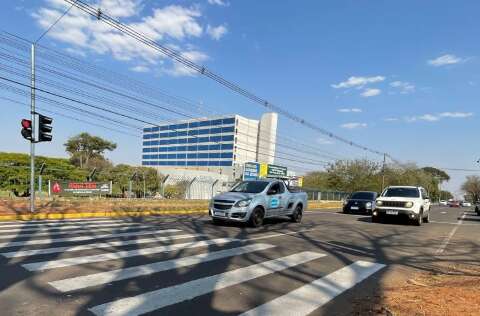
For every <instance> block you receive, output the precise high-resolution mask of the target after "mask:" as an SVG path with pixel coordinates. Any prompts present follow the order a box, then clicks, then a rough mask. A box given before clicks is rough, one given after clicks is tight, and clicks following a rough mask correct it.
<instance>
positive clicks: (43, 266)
mask: <svg viewBox="0 0 480 316" xmlns="http://www.w3.org/2000/svg"><path fill="white" fill-rule="evenodd" d="M233 241H240V240H239V239H235V238H218V239H211V240H200V241H192V242H188V243H182V244H173V245H167V246H157V247H150V248H143V249H135V250H128V251H117V252H110V253H104V254H99V255H93V256H83V257H74V258H66V259H58V260H47V261H40V262H34V263H26V264H22V267H24V268H25V269H27V270H30V271H38V270H47V269H53V268H61V267H69V266H75V265H78V264H85V263H92V262H101V261H107V260H115V259H120V258H128V257H135V256H144V255H151V254H157V253H162V252H170V251H175V250H180V249H182V250H183V249H187V248H197V247H205V246H209V245H217V244H225V243H229V242H233Z"/></svg>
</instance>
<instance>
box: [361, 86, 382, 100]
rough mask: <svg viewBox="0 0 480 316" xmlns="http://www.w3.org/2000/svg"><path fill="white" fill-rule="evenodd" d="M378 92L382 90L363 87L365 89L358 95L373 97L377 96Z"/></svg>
mask: <svg viewBox="0 0 480 316" xmlns="http://www.w3.org/2000/svg"><path fill="white" fill-rule="evenodd" d="M380 93H382V90H380V89H370V88H369V89H365V91H363V92H362V93H361V94H360V95H361V96H362V97H364V98H368V97H374V96H377V95H379V94H380Z"/></svg>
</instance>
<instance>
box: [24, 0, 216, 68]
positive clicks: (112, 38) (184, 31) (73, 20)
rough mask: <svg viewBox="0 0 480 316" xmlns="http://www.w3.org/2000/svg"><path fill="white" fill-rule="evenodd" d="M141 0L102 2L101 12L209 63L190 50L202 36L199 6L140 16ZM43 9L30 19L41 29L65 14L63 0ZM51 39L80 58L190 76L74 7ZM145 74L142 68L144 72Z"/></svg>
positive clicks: (53, 0)
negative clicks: (106, 58) (90, 55)
mask: <svg viewBox="0 0 480 316" xmlns="http://www.w3.org/2000/svg"><path fill="white" fill-rule="evenodd" d="M141 2H142V1H141V0H100V1H97V2H96V5H100V7H101V8H102V10H103V11H104V12H105V13H106V14H109V15H114V16H115V17H116V18H119V19H120V20H121V19H122V18H128V21H129V22H128V23H125V24H127V25H128V26H130V27H131V28H133V29H134V30H136V31H138V32H140V33H143V34H145V35H146V36H147V37H148V38H150V39H152V40H154V41H160V40H161V41H162V43H163V44H164V45H167V46H171V45H172V44H175V45H176V47H177V49H178V50H179V51H180V52H181V53H182V54H183V55H184V56H193V57H194V58H195V61H198V62H199V61H205V60H206V59H208V56H207V55H206V54H205V53H204V52H201V51H200V50H198V49H192V48H191V47H190V45H189V43H188V42H187V41H188V40H189V39H192V38H199V37H201V36H203V35H204V29H203V27H202V25H201V23H200V19H201V17H202V13H201V12H200V11H199V9H198V7H183V6H180V5H169V6H165V7H162V8H156V9H154V10H153V12H152V14H151V15H148V16H143V17H140V16H139V13H140V12H141V9H142V5H141ZM44 3H45V5H44V6H43V7H41V8H39V9H38V10H37V11H35V12H34V13H33V14H32V16H33V18H34V19H35V20H36V21H37V23H38V24H39V25H40V27H41V28H42V29H46V28H47V27H49V26H50V25H51V24H52V23H53V22H54V21H55V20H56V19H57V18H58V17H59V16H60V15H61V14H62V13H63V12H64V10H65V8H66V6H65V2H64V1H62V0H45V1H44ZM47 36H49V37H51V38H54V39H56V40H59V41H61V42H63V43H66V44H68V45H70V47H69V48H67V49H70V50H71V51H76V53H77V54H85V53H95V54H100V55H106V54H111V55H112V56H113V58H115V59H117V60H120V61H127V62H132V63H133V62H135V64H136V65H133V66H132V67H131V69H132V70H133V71H138V70H140V69H141V68H137V65H139V64H141V65H142V66H144V67H147V66H148V67H150V68H152V67H155V66H156V67H159V68H160V69H161V70H163V71H164V72H166V73H171V74H174V75H176V76H178V75H182V74H184V75H192V72H191V71H188V70H187V71H181V70H180V67H179V66H180V65H178V64H176V63H175V62H173V61H171V60H169V59H168V58H167V57H166V56H165V55H163V54H161V53H160V52H158V51H156V50H154V49H153V48H151V47H149V46H146V45H144V44H142V43H140V42H138V41H136V40H135V39H133V38H131V37H129V36H127V35H125V34H123V33H121V32H119V31H117V30H115V29H113V28H112V27H110V26H108V25H106V24H104V23H101V22H99V21H97V20H96V19H94V18H92V17H90V16H88V15H87V14H85V13H83V12H82V11H80V10H78V9H76V8H73V9H72V10H70V11H69V13H68V14H67V15H66V16H65V17H64V18H63V19H62V20H61V21H60V22H59V23H58V24H57V25H55V27H54V28H53V29H52V30H50V32H49V33H48V35H47ZM141 70H144V69H141Z"/></svg>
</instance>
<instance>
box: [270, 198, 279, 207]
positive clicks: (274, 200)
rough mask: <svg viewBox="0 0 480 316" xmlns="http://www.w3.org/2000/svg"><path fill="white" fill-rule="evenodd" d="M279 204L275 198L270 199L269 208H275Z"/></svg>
mask: <svg viewBox="0 0 480 316" xmlns="http://www.w3.org/2000/svg"><path fill="white" fill-rule="evenodd" d="M279 204H280V201H279V200H278V199H277V198H271V199H270V208H277V207H278V206H279Z"/></svg>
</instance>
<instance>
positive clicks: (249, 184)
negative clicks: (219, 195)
mask: <svg viewBox="0 0 480 316" xmlns="http://www.w3.org/2000/svg"><path fill="white" fill-rule="evenodd" d="M267 185H268V182H266V181H243V182H240V183H239V184H237V185H236V186H234V187H233V189H231V190H230V192H242V193H260V192H262V191H263V190H265V188H266V187H267Z"/></svg>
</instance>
